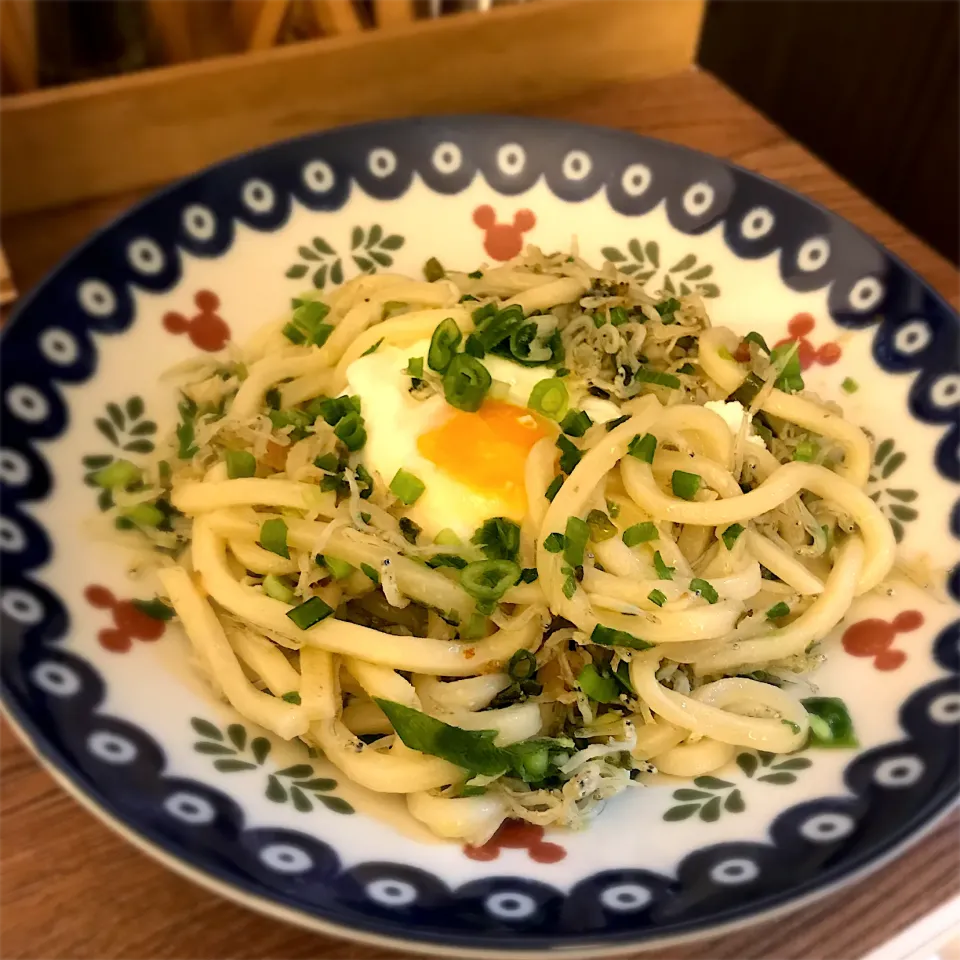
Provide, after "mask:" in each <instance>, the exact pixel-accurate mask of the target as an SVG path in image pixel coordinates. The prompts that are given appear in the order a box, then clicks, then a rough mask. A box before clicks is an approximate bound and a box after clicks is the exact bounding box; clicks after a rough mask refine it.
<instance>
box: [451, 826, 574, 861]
mask: <svg viewBox="0 0 960 960" xmlns="http://www.w3.org/2000/svg"><path fill="white" fill-rule="evenodd" d="M505 849H511V850H526V851H527V854H528V856H529V857H530V859H531V860H534V861H536V862H537V863H557V862H558V861H560V860H562V859H563V858H564V857H565V856H566V855H567V851H566V850H564V849H563V847H561V846H560V844H558V843H548V842H547V841H545V840H544V839H543V827H541V826H538V825H537V824H535V823H527V822H526V821H525V820H504V821H503V823H502V824H500V827H499V829H498V830H497V832H496V833H495V834H494V835H493V836H492V837H491V838H490V839H489V840H488V841H487V842H486V843H485V844H483V846H480V847H474V846H471V845H469V844H468V845H467V846H465V847H464V848H463V852H464V853H465V854H466V856H468V857H469V858H470V859H471V860H496V859H497V857H499V856H500V851H501V850H505Z"/></svg>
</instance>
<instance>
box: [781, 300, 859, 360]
mask: <svg viewBox="0 0 960 960" xmlns="http://www.w3.org/2000/svg"><path fill="white" fill-rule="evenodd" d="M816 325H817V321H816V320H815V319H814V318H813V316H812V315H811V314H809V313H798V314H796V315H795V316H794V317H792V318H791V320H790V322H789V323H788V324H787V332H788V333H789V334H790V336H789V337H784V338H783V339H782V340H778V341H777V343H776V344H775V346H777V347H780V346H783V344H785V343H793V342H794V340H796V341H797V342H798V346H797V357H798V358H799V360H800V369H801V370H807V369H809V368H810V367H812V366H813V365H814V364H815V363H819V364H820V365H821V366H824V367H829V366H832V365H833V364H835V363H836V362H837V361H838V360H839V359H840V356H841V355H842V353H843V348H842V347H841V346H840V344H839V343H837V342H836V341H834V340H828V341H827V342H826V343H823V344H821V345H820V346H819V347H815V346H814V345H813V343H811V342H810V340H809V339H808V335H809V334H811V333H813V329H814V327H816Z"/></svg>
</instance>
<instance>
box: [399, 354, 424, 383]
mask: <svg viewBox="0 0 960 960" xmlns="http://www.w3.org/2000/svg"><path fill="white" fill-rule="evenodd" d="M403 372H404V373H405V374H407V376H409V377H413V378H414V380H422V379H423V357H410V359H409V360H407V369H406V370H404V371H403Z"/></svg>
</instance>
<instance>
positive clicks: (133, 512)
mask: <svg viewBox="0 0 960 960" xmlns="http://www.w3.org/2000/svg"><path fill="white" fill-rule="evenodd" d="M123 516H124V517H126V518H127V519H128V520H131V521H133V523H135V524H137V526H140V527H159V526H160V524H161V523H163V521H164V520H165V519H166V515H165V514H164V513H163V511H162V510H160V509H159V507H157V506H155V505H154V504H152V503H137V504H135V505H134V506H132V507H127V508H126V509H125V510H124V511H123Z"/></svg>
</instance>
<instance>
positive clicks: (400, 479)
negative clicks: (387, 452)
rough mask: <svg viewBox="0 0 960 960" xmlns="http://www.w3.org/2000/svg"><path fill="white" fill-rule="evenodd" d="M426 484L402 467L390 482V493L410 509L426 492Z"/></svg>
mask: <svg viewBox="0 0 960 960" xmlns="http://www.w3.org/2000/svg"><path fill="white" fill-rule="evenodd" d="M426 489H427V488H426V485H425V484H424V482H423V481H422V480H421V479H420V478H419V477H417V476H415V475H414V474H412V473H410V472H409V471H407V470H404V469H403V467H401V468H400V469H399V470H398V471H397V472H396V474H395V475H394V477H393V479H392V480H391V481H390V492H391V493H392V494H393V495H394V496H395V497H396V498H397V499H398V500H399V501H400V502H401V503H405V504H406V505H407V506H408V507H409V506H410V504H411V503H416V502H417V500H418V499H419V498H420V495H421V494H422V493H423V491H424V490H426Z"/></svg>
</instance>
